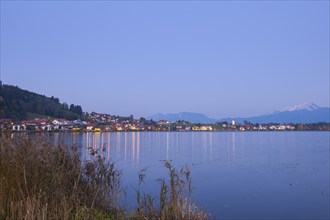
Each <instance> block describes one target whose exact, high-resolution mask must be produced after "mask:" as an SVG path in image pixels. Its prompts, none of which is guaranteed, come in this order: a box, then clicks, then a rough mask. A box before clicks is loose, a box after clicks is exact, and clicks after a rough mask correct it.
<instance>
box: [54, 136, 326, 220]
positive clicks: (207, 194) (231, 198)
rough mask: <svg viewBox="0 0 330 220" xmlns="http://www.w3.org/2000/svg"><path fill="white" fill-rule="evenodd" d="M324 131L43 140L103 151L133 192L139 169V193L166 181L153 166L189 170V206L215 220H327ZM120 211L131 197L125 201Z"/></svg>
mask: <svg viewBox="0 0 330 220" xmlns="http://www.w3.org/2000/svg"><path fill="white" fill-rule="evenodd" d="M329 134H330V132H117V133H116V132H111V133H50V134H48V135H49V137H48V138H49V140H52V141H53V142H54V143H55V144H59V143H65V144H68V145H72V144H77V145H78V147H79V149H80V150H81V153H82V157H83V159H91V156H90V155H89V153H88V152H89V150H88V148H89V147H93V148H94V149H96V148H100V147H101V146H104V148H105V150H106V151H105V152H104V154H105V155H106V157H108V158H110V159H111V160H112V161H114V162H116V164H117V167H118V168H120V169H122V170H123V172H124V176H123V182H124V184H125V185H126V186H127V190H128V192H134V190H133V187H136V185H137V179H138V174H137V173H138V171H139V170H141V169H143V168H146V167H147V170H148V171H147V178H146V181H145V182H146V183H145V186H144V191H147V192H150V193H152V194H154V195H155V196H157V195H158V193H159V185H158V183H157V182H156V181H155V180H156V179H158V178H161V177H166V176H167V170H166V169H165V168H164V167H163V164H162V162H161V160H171V161H172V163H174V164H175V166H176V167H177V168H181V167H182V166H185V165H186V164H187V165H188V166H189V167H190V168H191V172H192V174H191V175H192V182H193V187H194V191H193V195H192V199H193V200H194V201H195V202H196V203H197V204H199V205H200V206H201V207H202V208H204V209H205V210H208V211H210V212H211V213H212V214H213V215H215V216H216V218H217V219H329V140H330V136H329ZM125 203H126V204H127V206H132V204H134V198H133V197H132V198H131V197H128V198H127V199H126V200H125Z"/></svg>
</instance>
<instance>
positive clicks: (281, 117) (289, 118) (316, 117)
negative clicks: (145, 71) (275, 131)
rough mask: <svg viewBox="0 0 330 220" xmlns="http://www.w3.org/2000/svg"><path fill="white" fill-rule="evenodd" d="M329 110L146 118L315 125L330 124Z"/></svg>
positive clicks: (304, 107) (291, 109)
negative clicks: (252, 114)
mask: <svg viewBox="0 0 330 220" xmlns="http://www.w3.org/2000/svg"><path fill="white" fill-rule="evenodd" d="M329 114H330V108H328V107H319V106H317V105H316V104H314V103H305V104H302V105H296V106H290V107H287V108H285V109H284V110H281V111H274V112H271V113H266V114H263V115H259V116H254V117H239V118H235V117H234V118H221V119H213V118H209V117H207V116H205V115H203V114H201V113H190V112H181V113H178V114H161V113H158V114H156V115H153V116H150V117H148V119H153V120H157V121H158V120H168V121H178V120H185V121H189V122H193V123H214V122H217V121H228V122H230V121H232V120H235V121H236V122H238V123H243V122H244V121H249V122H252V123H317V122H328V123H329V122H330V119H329Z"/></svg>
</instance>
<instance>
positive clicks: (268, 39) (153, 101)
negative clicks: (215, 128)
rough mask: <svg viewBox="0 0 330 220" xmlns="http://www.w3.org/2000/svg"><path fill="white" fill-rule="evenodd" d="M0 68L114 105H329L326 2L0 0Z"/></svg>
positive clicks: (106, 108) (13, 77)
mask: <svg viewBox="0 0 330 220" xmlns="http://www.w3.org/2000/svg"><path fill="white" fill-rule="evenodd" d="M1 79H2V81H3V83H4V84H11V85H17V86H19V87H21V88H23V89H27V90H30V91H34V92H37V93H40V94H44V95H47V96H55V97H58V98H59V99H60V101H61V102H67V103H68V104H72V103H73V104H79V105H81V106H82V107H83V110H84V111H88V112H90V111H96V112H102V113H110V114H116V115H123V116H124V115H130V114H133V115H134V116H136V117H140V116H150V115H153V114H156V113H178V112H198V113H203V114H205V115H207V116H209V117H212V118H221V117H229V116H253V115H260V114H263V113H265V112H270V111H273V110H279V109H283V108H285V107H286V106H290V105H296V104H302V103H309V102H313V103H315V104H317V105H319V106H329V1H289V2H285V1H267V2H261V1H246V2H245V1H234V2H229V1H207V2H204V1H180V2H174V1H155V2H149V1H137V2H133V1H125V2H119V1H114V2H108V1H96V2H94V1H69V2H65V1H59V2H56V1H46V2H41V1H1Z"/></svg>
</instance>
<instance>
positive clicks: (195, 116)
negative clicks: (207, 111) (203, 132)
mask: <svg viewBox="0 0 330 220" xmlns="http://www.w3.org/2000/svg"><path fill="white" fill-rule="evenodd" d="M147 119H149V120H150V119H152V120H154V121H159V120H167V121H172V122H174V121H179V120H184V121H189V122H192V123H214V122H216V120H215V119H212V118H209V117H207V116H205V115H203V114H201V113H192V112H180V113H178V114H161V113H158V114H156V115H153V116H150V117H148V118H147Z"/></svg>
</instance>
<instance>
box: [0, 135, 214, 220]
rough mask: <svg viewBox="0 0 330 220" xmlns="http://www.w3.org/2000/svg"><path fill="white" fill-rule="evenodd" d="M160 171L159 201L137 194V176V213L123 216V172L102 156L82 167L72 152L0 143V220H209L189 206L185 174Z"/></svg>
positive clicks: (141, 178)
mask: <svg viewBox="0 0 330 220" xmlns="http://www.w3.org/2000/svg"><path fill="white" fill-rule="evenodd" d="M92 153H95V152H92ZM164 166H165V167H166V168H167V169H168V171H169V178H168V180H165V179H159V180H158V183H159V184H160V194H159V196H158V197H152V196H151V195H150V194H145V193H143V192H142V191H141V190H140V189H141V184H143V182H144V178H145V175H146V172H145V170H141V171H140V172H139V174H138V178H139V187H138V189H137V190H136V195H135V196H136V199H137V207H136V208H135V210H134V211H130V212H127V211H126V210H125V207H123V206H122V205H121V204H122V200H123V199H124V197H125V190H124V189H125V188H124V187H123V185H122V182H121V177H122V171H120V170H118V169H117V168H116V167H115V165H114V163H112V162H110V161H107V160H106V159H104V158H103V157H102V156H101V155H98V154H97V153H96V154H95V157H94V159H93V160H91V161H84V162H83V161H81V159H80V156H79V153H78V151H77V148H76V146H73V147H72V148H68V147H67V146H65V145H59V146H54V145H51V144H49V143H44V142H42V141H40V140H27V139H8V138H4V137H1V140H0V219H77V220H78V219H134V220H135V219H136V220H138V219H208V218H209V217H210V216H209V214H208V213H206V212H204V211H202V210H200V209H199V208H198V207H197V206H196V205H194V204H193V203H191V201H190V194H191V178H190V170H189V168H188V167H186V168H185V169H180V170H177V169H176V168H174V167H173V166H172V164H171V163H169V162H167V161H164Z"/></svg>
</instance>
